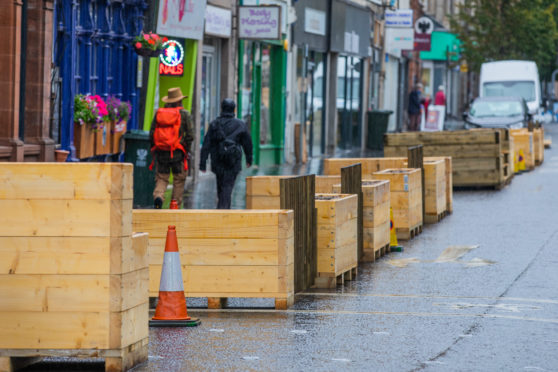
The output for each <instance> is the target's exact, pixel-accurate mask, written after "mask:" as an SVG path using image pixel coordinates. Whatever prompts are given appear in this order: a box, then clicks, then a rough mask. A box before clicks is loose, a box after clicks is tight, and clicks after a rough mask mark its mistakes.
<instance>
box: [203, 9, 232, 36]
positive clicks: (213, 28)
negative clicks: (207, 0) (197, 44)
mask: <svg viewBox="0 0 558 372" xmlns="http://www.w3.org/2000/svg"><path fill="white" fill-rule="evenodd" d="M231 19H232V15H231V11H230V10H229V9H224V8H219V7H217V6H212V5H208V6H207V9H206V11H205V33H206V34H208V35H213V36H219V37H226V38H229V37H231Z"/></svg>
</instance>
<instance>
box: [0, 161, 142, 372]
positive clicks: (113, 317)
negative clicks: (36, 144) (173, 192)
mask: <svg viewBox="0 0 558 372" xmlns="http://www.w3.org/2000/svg"><path fill="white" fill-rule="evenodd" d="M132 170H133V167H132V165H131V164H109V163H17V164H14V163H5V164H2V165H1V166H0V210H2V211H3V213H1V214H0V297H1V298H2V301H0V334H1V335H2V337H0V365H3V366H8V367H9V368H10V367H11V366H12V365H13V363H12V362H14V361H16V360H14V359H12V358H15V357H42V356H75V357H102V358H104V359H105V369H106V370H107V371H123V370H127V369H129V368H131V367H132V366H134V365H135V364H137V363H140V362H143V361H145V360H147V338H148V324H147V322H148V310H149V309H148V293H147V289H148V280H149V278H148V265H147V263H148V262H147V236H146V234H138V235H132Z"/></svg>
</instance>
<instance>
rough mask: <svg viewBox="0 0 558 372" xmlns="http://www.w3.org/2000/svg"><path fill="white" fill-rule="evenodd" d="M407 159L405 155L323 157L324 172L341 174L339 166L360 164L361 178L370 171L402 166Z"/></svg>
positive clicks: (366, 176) (367, 176) (370, 173)
mask: <svg viewBox="0 0 558 372" xmlns="http://www.w3.org/2000/svg"><path fill="white" fill-rule="evenodd" d="M406 161H407V154H406V153H405V157H398V158H387V157H386V158H330V159H324V174H325V175H330V176H337V175H340V174H341V168H344V167H348V166H349V165H354V164H359V163H360V164H361V165H362V179H367V178H368V179H369V178H370V177H371V176H372V173H374V172H377V171H380V170H384V169H391V168H403V163H404V162H406Z"/></svg>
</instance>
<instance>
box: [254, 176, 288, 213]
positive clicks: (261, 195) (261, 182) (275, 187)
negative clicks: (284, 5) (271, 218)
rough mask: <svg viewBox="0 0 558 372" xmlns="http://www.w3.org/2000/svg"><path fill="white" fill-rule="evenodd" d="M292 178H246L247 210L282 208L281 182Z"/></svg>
mask: <svg viewBox="0 0 558 372" xmlns="http://www.w3.org/2000/svg"><path fill="white" fill-rule="evenodd" d="M290 177H292V176H254V177H246V209H279V208H281V188H280V186H279V180H280V179H282V178H290Z"/></svg>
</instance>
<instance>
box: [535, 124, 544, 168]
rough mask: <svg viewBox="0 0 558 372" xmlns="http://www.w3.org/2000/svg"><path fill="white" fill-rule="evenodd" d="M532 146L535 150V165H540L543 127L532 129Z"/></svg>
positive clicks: (542, 155) (541, 161) (542, 150)
mask: <svg viewBox="0 0 558 372" xmlns="http://www.w3.org/2000/svg"><path fill="white" fill-rule="evenodd" d="M533 146H534V152H535V165H541V164H542V163H543V161H544V129H543V128H535V129H533Z"/></svg>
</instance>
